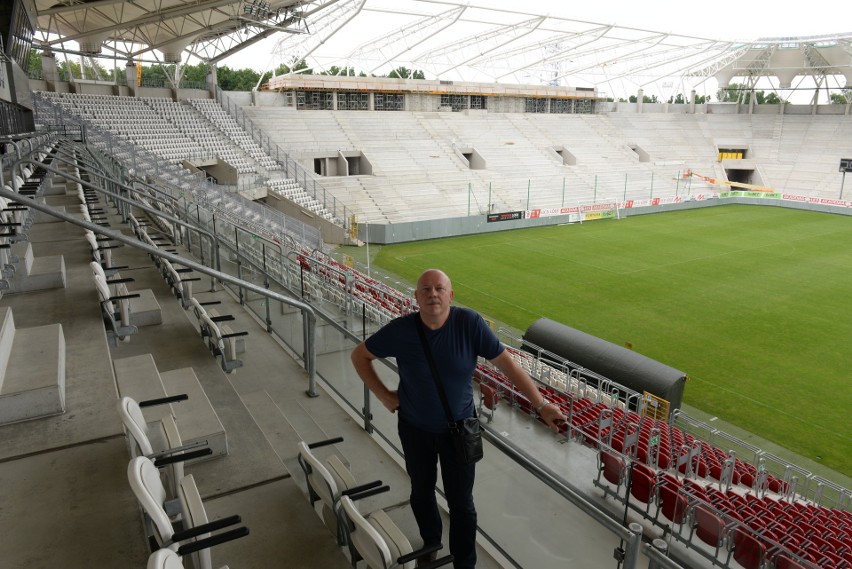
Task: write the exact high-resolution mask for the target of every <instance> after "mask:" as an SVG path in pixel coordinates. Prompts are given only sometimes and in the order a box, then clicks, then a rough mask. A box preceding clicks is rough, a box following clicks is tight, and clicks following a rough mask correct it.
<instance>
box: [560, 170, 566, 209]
mask: <svg viewBox="0 0 852 569" xmlns="http://www.w3.org/2000/svg"><path fill="white" fill-rule="evenodd" d="M559 207H565V176H562V205H560V206H559Z"/></svg>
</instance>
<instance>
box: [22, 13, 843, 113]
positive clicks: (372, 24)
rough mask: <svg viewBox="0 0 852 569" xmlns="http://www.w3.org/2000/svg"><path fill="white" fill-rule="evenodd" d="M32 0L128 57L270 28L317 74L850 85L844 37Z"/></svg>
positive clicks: (46, 28)
mask: <svg viewBox="0 0 852 569" xmlns="http://www.w3.org/2000/svg"><path fill="white" fill-rule="evenodd" d="M30 1H31V2H33V3H34V5H35V13H36V15H37V22H38V26H39V30H38V31H39V32H40V33H41V36H37V37H41V38H42V41H43V43H44V44H45V45H47V46H50V47H52V48H55V49H62V46H65V45H66V44H67V42H75V43H76V44H78V45H79V50H80V51H81V52H83V53H92V54H102V55H105V56H110V57H113V56H114V57H117V58H122V59H132V60H145V61H166V62H177V61H183V62H188V61H190V59H192V58H196V59H199V60H203V61H208V62H211V63H217V62H220V61H222V60H223V59H225V58H227V57H229V56H231V55H233V54H235V53H237V52H238V51H239V50H241V49H243V48H245V47H247V46H249V45H251V44H254V43H256V42H258V41H260V40H263V39H265V38H268V37H271V36H273V35H276V34H277V37H278V41H277V43H276V44H275V47H274V49H273V50H272V53H271V54H270V58H269V62H268V63H267V66H266V68H267V69H274V68H276V67H277V66H278V65H279V64H281V63H285V64H287V65H290V66H292V64H293V63H294V62H296V61H300V60H302V59H304V60H306V62H307V63H308V66H309V67H311V68H313V69H314V70H327V69H329V68H331V66H336V67H338V68H340V69H350V68H352V69H354V70H355V72H356V73H358V72H365V73H367V74H371V73H375V74H384V73H387V72H388V71H390V70H391V69H394V68H397V67H406V68H408V69H412V70H414V69H417V70H422V71H423V72H424V73H425V74H426V76H427V78H436V79H440V80H448V81H451V80H465V81H485V82H500V83H533V84H541V83H545V84H557V85H558V84H562V85H568V86H573V87H595V88H597V89H598V90H599V91H601V92H603V93H614V94H619V95H620V94H622V93H630V94H634V93H635V92H636V91H637V89H639V88H644V89H646V90H647V91H649V92H654V93H659V94H660V95H661V96H662V97H664V98H667V97H669V96H671V95H672V94H674V93H687V92H688V91H689V90H691V89H693V88H696V87H698V86H700V85H701V84H702V83H703V82H705V81H706V80H707V79H708V78H711V77H712V78H715V79H716V80H717V82H718V84H719V85H720V86H722V87H724V86H726V85H727V84H728V83H729V82H731V81H737V82H741V83H748V84H749V85H750V86H751V85H754V84H756V82H757V81H758V80H761V79H762V78H773V79H774V80H773V81H771V83H770V88H773V89H779V90H785V89H795V88H796V87H797V85H798V83H797V78H798V81H799V82H801V80H802V78H810V80H811V81H810V82H809V85H810V87H808V88H810V89H813V87H814V86H816V87H825V88H835V89H843V88H846V89H848V88H852V33H848V34H837V35H830V36H828V35H826V36H811V37H785V38H758V39H755V40H749V41H729V40H719V39H713V38H706V37H697V36H692V35H684V34H676V33H672V32H661V31H654V30H647V29H640V28H631V27H625V26H617V25H614V24H603V23H596V22H589V21H582V20H575V19H570V18H567V17H562V16H559V15H552V14H536V13H531V12H525V11H523V8H524V6H523V4H522V3H518V4H517V8H515V9H511V10H510V9H500V8H495V7H491V6H486V5H481V6H480V5H476V4H470V3H462V2H457V1H451V0H445V1H440V0H314V1H308V0H283V1H279V2H275V1H266V0H130V1H120V0H88V1H86V0H83V1H81V0H58V1H57V0H30ZM482 4H489V3H487V2H483V3H482ZM566 9H567V8H566ZM353 38H355V39H353Z"/></svg>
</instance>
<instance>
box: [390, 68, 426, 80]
mask: <svg viewBox="0 0 852 569" xmlns="http://www.w3.org/2000/svg"><path fill="white" fill-rule="evenodd" d="M387 77H395V78H398V79H426V76H425V75H424V74H423V72H422V71H421V70H419V69H415V70H414V71H412V70H411V69H408V68H407V67H397V68H396V69H393V70H391V72H390V73H388V74H387Z"/></svg>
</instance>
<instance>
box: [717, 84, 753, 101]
mask: <svg viewBox="0 0 852 569" xmlns="http://www.w3.org/2000/svg"><path fill="white" fill-rule="evenodd" d="M745 88H746V86H745V85H740V84H739V83H731V84H730V85H728V88H727V89H719V90H718V91H716V98H717V99H718V100H719V102H720V103H736V102H737V101H739V99H740V91H741V90H743V89H745Z"/></svg>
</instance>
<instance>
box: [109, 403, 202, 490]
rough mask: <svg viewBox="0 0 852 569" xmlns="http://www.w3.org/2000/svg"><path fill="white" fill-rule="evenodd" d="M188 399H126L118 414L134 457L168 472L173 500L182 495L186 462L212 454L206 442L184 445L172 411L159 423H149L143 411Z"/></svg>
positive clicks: (161, 416) (169, 488) (165, 412)
mask: <svg viewBox="0 0 852 569" xmlns="http://www.w3.org/2000/svg"><path fill="white" fill-rule="evenodd" d="M186 399H187V396H186V395H175V396H172V397H164V398H161V399H151V400H147V401H140V402H137V401H136V400H135V399H133V398H131V397H127V396H125V397H122V398H121V399H120V400H119V402H118V415H119V417H121V422H122V424H123V425H124V429H125V431H126V435H127V444H128V450H129V452H130V457H131V458H135V457H137V456H145V457H147V458H149V459H151V460H153V461H154V464H155V465H156V466H158V467H162V468H165V469H166V479H167V486H168V490H169V492H168V494H169V496H170V498H175V497H177V495H178V484H179V483H180V480H181V479H183V476H184V470H183V464H184V462H186V461H188V460H192V459H194V458H200V457H202V456H208V455H210V454H212V451H211V450H210V449H209V448H206V442H195V443H190V444H183V441H182V440H181V437H180V433H179V432H178V428H177V424H176V423H175V418H174V416H173V415H172V414H171V412H170V411H164V412H163V413H162V414H161V415H160V419H159V420H156V421H152V422H150V423H149V422H147V421H146V420H145V416H144V415H143V413H142V409H143V408H150V407H155V406H160V405H169V404H171V403H177V402H180V401H184V400H186Z"/></svg>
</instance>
